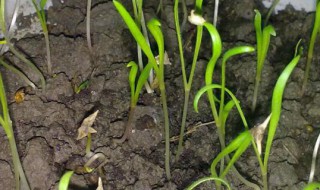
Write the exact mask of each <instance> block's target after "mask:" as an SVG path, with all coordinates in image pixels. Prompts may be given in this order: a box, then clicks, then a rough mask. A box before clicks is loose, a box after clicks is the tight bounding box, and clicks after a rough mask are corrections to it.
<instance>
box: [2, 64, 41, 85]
mask: <svg viewBox="0 0 320 190" xmlns="http://www.w3.org/2000/svg"><path fill="white" fill-rule="evenodd" d="M0 64H1V65H2V66H4V67H5V68H6V69H8V70H9V71H12V72H13V73H15V74H17V75H18V76H19V77H20V78H21V79H22V80H24V82H25V83H26V84H27V85H29V86H31V87H32V88H33V89H35V88H36V85H35V84H34V83H33V82H32V81H31V80H30V79H29V78H28V77H27V76H26V75H25V74H24V73H23V72H21V71H20V70H19V69H17V68H15V67H14V66H12V65H9V64H7V63H6V62H5V61H4V60H3V58H0Z"/></svg>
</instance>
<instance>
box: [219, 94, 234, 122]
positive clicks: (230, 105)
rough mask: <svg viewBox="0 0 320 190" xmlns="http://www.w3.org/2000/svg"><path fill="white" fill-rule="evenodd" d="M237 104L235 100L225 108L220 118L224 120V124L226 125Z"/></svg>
mask: <svg viewBox="0 0 320 190" xmlns="http://www.w3.org/2000/svg"><path fill="white" fill-rule="evenodd" d="M234 105H235V103H234V101H233V100H230V101H229V102H228V103H227V104H226V105H225V106H224V108H223V112H222V115H221V116H220V117H221V118H222V123H226V121H227V118H228V116H229V113H230V111H231V110H232V108H233V107H234Z"/></svg>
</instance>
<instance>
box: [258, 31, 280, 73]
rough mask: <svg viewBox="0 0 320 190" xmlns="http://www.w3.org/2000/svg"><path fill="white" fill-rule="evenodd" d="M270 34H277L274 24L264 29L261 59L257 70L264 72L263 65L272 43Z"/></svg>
mask: <svg viewBox="0 0 320 190" xmlns="http://www.w3.org/2000/svg"><path fill="white" fill-rule="evenodd" d="M270 35H272V36H276V31H275V30H274V28H273V26H271V25H268V26H267V27H265V28H264V29H263V31H262V44H261V52H259V56H260V57H259V58H258V59H259V61H258V62H257V72H258V73H261V72H262V67H263V64H264V61H265V59H266V57H267V53H268V49H269V44H270Z"/></svg>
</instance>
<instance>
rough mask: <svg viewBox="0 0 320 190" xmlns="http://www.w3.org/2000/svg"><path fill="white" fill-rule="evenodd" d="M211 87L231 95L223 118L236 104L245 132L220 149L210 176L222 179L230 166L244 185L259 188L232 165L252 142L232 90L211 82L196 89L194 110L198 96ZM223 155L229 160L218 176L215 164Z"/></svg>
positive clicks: (221, 160)
mask: <svg viewBox="0 0 320 190" xmlns="http://www.w3.org/2000/svg"><path fill="white" fill-rule="evenodd" d="M213 89H221V90H222V89H224V91H226V92H227V93H228V94H229V95H230V97H231V99H232V100H231V101H229V102H228V103H227V104H226V106H225V109H224V111H223V113H222V114H223V117H222V119H223V120H226V118H227V116H228V114H229V112H230V110H231V108H232V107H233V106H236V108H237V110H238V112H239V114H240V117H241V119H242V122H243V125H244V127H245V129H246V131H245V132H243V133H241V134H240V135H239V136H238V137H237V138H236V139H234V140H233V141H232V142H231V143H230V144H229V145H228V146H227V147H226V148H224V149H222V151H221V153H220V154H219V155H218V156H217V157H216V158H215V159H214V161H213V162H212V164H211V170H210V171H211V177H214V178H221V179H224V178H225V176H226V174H227V173H228V172H229V170H230V168H231V169H233V171H234V173H235V174H236V175H237V177H238V178H239V179H240V180H241V181H243V183H245V184H246V185H248V186H250V187H252V188H254V189H259V187H258V186H257V185H255V184H253V183H251V182H249V181H247V180H246V179H244V178H243V177H242V176H241V175H240V174H239V173H238V172H237V170H236V169H235V167H234V163H235V161H236V160H237V159H238V158H239V157H240V156H241V154H242V153H243V152H244V151H245V150H246V149H247V148H248V147H249V145H250V144H251V142H252V136H251V134H250V132H249V131H248V124H247V121H246V119H245V116H244V113H243V111H242V109H241V107H240V104H239V101H238V100H237V98H236V97H235V95H234V94H232V92H231V91H230V90H228V89H227V88H225V87H223V86H222V85H218V84H211V85H207V86H205V87H203V88H202V89H200V90H199V91H198V93H197V94H196V96H195V100H194V109H195V111H196V112H198V102H199V99H200V97H201V96H202V95H203V94H204V93H205V92H212V90H213ZM232 152H235V154H234V155H233V157H232V159H230V158H229V154H230V153H232ZM224 157H226V158H227V159H228V160H229V162H228V165H227V167H226V168H223V169H222V170H220V175H219V176H218V174H217V172H216V169H215V168H216V166H217V164H218V163H219V162H220V163H222V162H224ZM220 168H221V167H220ZM216 185H217V188H218V189H220V182H219V181H216Z"/></svg>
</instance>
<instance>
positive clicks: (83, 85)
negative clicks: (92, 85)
mask: <svg viewBox="0 0 320 190" xmlns="http://www.w3.org/2000/svg"><path fill="white" fill-rule="evenodd" d="M89 82H90V81H89V80H85V81H83V82H82V83H80V85H79V86H78V85H76V84H75V85H74V92H75V93H76V94H79V93H80V92H81V91H82V90H84V89H86V88H88V87H89Z"/></svg>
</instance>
